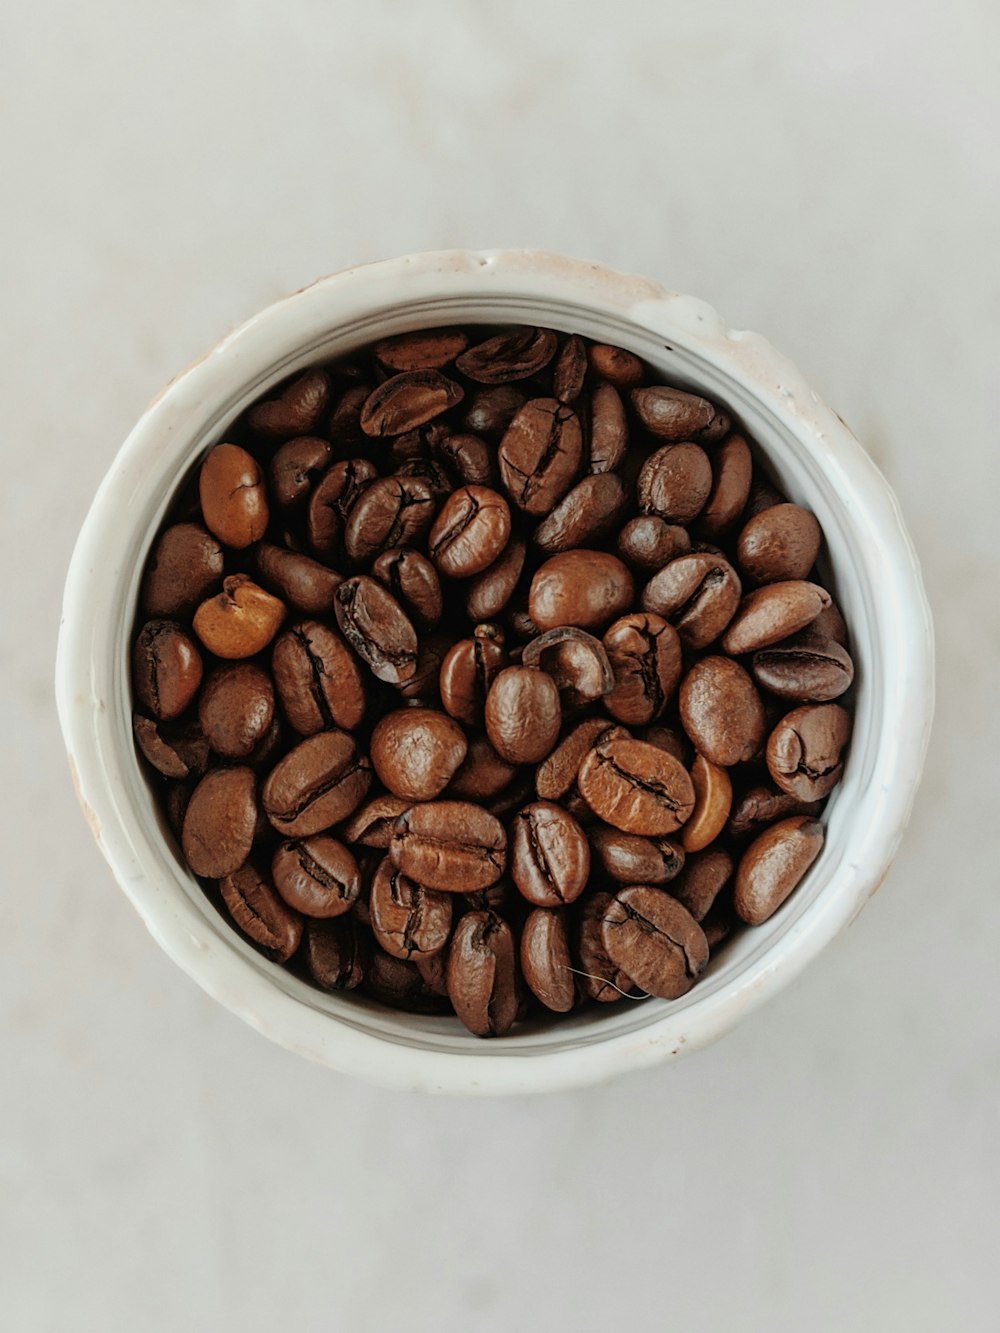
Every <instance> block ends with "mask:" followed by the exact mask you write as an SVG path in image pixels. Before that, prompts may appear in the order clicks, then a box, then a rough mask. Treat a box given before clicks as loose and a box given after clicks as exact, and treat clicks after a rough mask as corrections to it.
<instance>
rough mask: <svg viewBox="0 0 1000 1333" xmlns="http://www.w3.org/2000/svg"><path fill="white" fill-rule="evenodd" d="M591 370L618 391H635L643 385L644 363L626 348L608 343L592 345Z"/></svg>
mask: <svg viewBox="0 0 1000 1333" xmlns="http://www.w3.org/2000/svg"><path fill="white" fill-rule="evenodd" d="M587 358H588V360H589V361H590V368H591V370H592V371H593V372H594V374H595V375H597V376H598V378H599V379H602V380H607V382H608V383H609V384H613V385H614V386H615V388H616V389H634V388H635V386H636V385H637V384H641V383H642V377H643V369H642V362H641V361H640V360H639V358H638V357H637V356H636V355H635V354H634V353H632V352H626V351H625V349H624V347H612V346H610V345H609V344H608V343H591V344H590V346H589V347H588V348H587Z"/></svg>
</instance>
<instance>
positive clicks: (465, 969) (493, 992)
mask: <svg viewBox="0 0 1000 1333" xmlns="http://www.w3.org/2000/svg"><path fill="white" fill-rule="evenodd" d="M448 998H449V999H450V1000H451V1003H452V1007H453V1008H454V1010H455V1013H456V1014H457V1015H458V1017H459V1018H460V1019H461V1020H462V1022H463V1023H464V1024H465V1026H466V1027H467V1028H468V1029H469V1031H470V1032H472V1033H474V1034H475V1035H476V1036H477V1037H502V1036H503V1035H504V1034H505V1033H506V1032H509V1031H510V1029H511V1027H512V1026H513V1024H514V1020H515V1019H516V1017H517V1009H518V996H517V977H516V961H515V950H514V936H513V933H512V931H511V928H510V926H508V925H507V923H506V921H504V920H503V919H502V918H501V917H499V916H497V914H496V913H495V912H466V914H465V916H463V917H462V919H461V921H459V923H458V925H457V926H456V927H455V934H454V938H453V939H452V942H451V948H450V949H449V951H448Z"/></svg>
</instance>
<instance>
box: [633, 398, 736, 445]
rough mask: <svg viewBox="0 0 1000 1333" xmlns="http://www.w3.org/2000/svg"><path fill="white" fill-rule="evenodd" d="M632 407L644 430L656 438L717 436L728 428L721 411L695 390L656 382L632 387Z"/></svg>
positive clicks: (726, 419)
mask: <svg viewBox="0 0 1000 1333" xmlns="http://www.w3.org/2000/svg"><path fill="white" fill-rule="evenodd" d="M631 399H632V407H633V410H634V411H635V414H636V416H637V417H638V418H639V421H640V423H641V425H642V426H643V428H644V429H645V430H648V431H649V433H650V435H655V436H656V437H657V438H658V439H660V440H706V441H708V442H711V441H713V440H721V439H722V437H723V436H724V435H725V434H726V432H727V431H728V430H729V418H728V416H727V415H726V413H725V412H723V411H722V410H721V409H720V408H718V407H716V406H715V404H714V403H710V402H709V401H708V399H707V398H699V397H698V395H697V394H694V393H685V392H683V390H681V389H671V388H668V387H667V386H666V385H665V384H656V385H653V386H652V387H650V388H648V389H633V390H632V393H631Z"/></svg>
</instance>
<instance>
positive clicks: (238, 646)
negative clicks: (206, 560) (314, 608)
mask: <svg viewBox="0 0 1000 1333" xmlns="http://www.w3.org/2000/svg"><path fill="white" fill-rule="evenodd" d="M284 618H285V606H284V603H283V602H281V601H279V600H278V598H277V597H272V596H271V594H270V593H269V592H265V591H264V589H263V588H261V587H260V586H259V585H258V584H256V583H254V582H253V580H252V579H250V578H248V577H247V575H246V574H230V576H229V577H228V578H226V579H223V581H222V592H220V593H217V594H216V595H215V596H214V597H210V598H208V600H207V601H204V602H202V604H201V606H199V607H198V610H197V611H196V612H195V613H194V621H193V624H194V631H195V633H196V634H197V635H198V638H199V639H201V641H202V643H203V644H204V645H205V647H206V648H207V649H208V651H209V652H210V653H215V655H216V657H224V658H226V659H227V660H229V661H237V660H239V659H240V658H243V657H253V656H255V654H257V653H260V652H263V651H264V649H265V648H266V647H267V645H268V644H269V643H270V642H271V640H272V639H273V638H274V636H275V635H276V634H277V632H278V630H279V629H280V627H281V622H282V621H283V620H284Z"/></svg>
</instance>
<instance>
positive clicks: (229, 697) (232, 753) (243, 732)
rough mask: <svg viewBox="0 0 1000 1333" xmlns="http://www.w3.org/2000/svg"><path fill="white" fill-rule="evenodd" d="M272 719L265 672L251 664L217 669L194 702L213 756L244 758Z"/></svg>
mask: <svg viewBox="0 0 1000 1333" xmlns="http://www.w3.org/2000/svg"><path fill="white" fill-rule="evenodd" d="M273 720H274V687H273V685H272V683H271V678H270V676H269V675H268V674H267V672H266V671H264V670H262V669H261V668H260V667H259V666H256V665H255V664H253V663H251V662H240V663H238V664H237V665H235V666H229V667H220V668H218V669H217V670H216V671H213V672H212V674H211V675H210V676H209V677H208V679H207V680H206V681H205V684H204V686H203V688H202V691H201V694H200V696H199V699H198V723H199V725H200V727H201V730H202V733H203V735H204V736H205V739H206V741H207V742H208V743H209V745H210V746H211V747H212V749H213V750H214V751H215V753H216V754H220V755H222V756H223V757H224V758H226V759H246V758H248V757H249V756H250V755H251V754H253V752H254V750H255V749H256V748H257V746H258V745H259V744H260V743H261V741H262V740H263V739H264V737H265V736H266V735H267V732H268V729H269V727H270V726H271V723H272V721H273Z"/></svg>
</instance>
